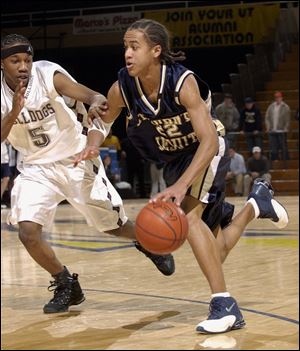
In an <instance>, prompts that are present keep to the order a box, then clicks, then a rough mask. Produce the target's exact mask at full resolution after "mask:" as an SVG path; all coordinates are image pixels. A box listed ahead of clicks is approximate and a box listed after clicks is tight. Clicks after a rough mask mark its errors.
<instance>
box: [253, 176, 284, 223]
mask: <svg viewBox="0 0 300 351" xmlns="http://www.w3.org/2000/svg"><path fill="white" fill-rule="evenodd" d="M273 195H274V190H273V188H272V186H271V184H269V183H268V182H267V181H266V180H264V179H262V178H257V179H255V181H254V183H253V186H252V189H251V193H250V194H249V196H248V199H247V200H248V201H247V203H250V204H251V205H252V206H253V208H254V211H255V218H270V219H271V221H272V223H273V224H274V225H275V226H276V227H277V228H280V229H282V228H284V227H286V226H287V224H288V222H289V217H288V213H287V211H286V209H285V208H284V207H283V206H282V205H281V204H280V203H279V202H278V201H276V200H275V199H273Z"/></svg>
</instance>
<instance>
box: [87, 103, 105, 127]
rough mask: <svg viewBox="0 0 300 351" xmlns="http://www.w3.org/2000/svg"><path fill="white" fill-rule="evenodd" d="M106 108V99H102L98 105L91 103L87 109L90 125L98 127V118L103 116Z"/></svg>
mask: <svg viewBox="0 0 300 351" xmlns="http://www.w3.org/2000/svg"><path fill="white" fill-rule="evenodd" d="M107 110H108V105H107V101H106V100H105V101H103V102H102V103H101V104H100V105H99V104H98V105H91V106H90V108H89V111H88V124H89V126H90V127H91V126H92V125H93V124H94V125H95V126H96V127H97V128H99V129H100V126H99V123H98V121H97V120H98V119H101V117H103V116H105V114H106V111H107Z"/></svg>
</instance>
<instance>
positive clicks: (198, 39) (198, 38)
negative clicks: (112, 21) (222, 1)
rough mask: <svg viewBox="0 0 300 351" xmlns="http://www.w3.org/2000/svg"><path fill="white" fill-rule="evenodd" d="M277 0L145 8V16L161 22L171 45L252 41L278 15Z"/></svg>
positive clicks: (263, 33)
mask: <svg viewBox="0 0 300 351" xmlns="http://www.w3.org/2000/svg"><path fill="white" fill-rule="evenodd" d="M279 11H280V7H279V3H278V4H272V5H250V4H248V5H246V4H244V5H231V6H230V7H229V6H209V7H194V8H191V9H172V10H163V11H146V12H145V13H144V17H145V18H151V19H154V20H156V21H158V22H160V23H162V24H164V25H165V26H166V27H167V28H168V30H169V31H170V32H171V34H172V47H173V48H191V47H205V46H227V45H252V44H257V43H260V42H262V40H263V37H264V36H266V35H268V32H269V30H270V29H271V28H275V26H276V21H277V19H278V16H279Z"/></svg>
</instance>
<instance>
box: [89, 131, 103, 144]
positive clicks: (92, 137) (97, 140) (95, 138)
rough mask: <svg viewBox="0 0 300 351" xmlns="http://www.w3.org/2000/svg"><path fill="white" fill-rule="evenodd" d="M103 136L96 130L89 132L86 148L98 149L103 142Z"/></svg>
mask: <svg viewBox="0 0 300 351" xmlns="http://www.w3.org/2000/svg"><path fill="white" fill-rule="evenodd" d="M104 139H105V138H104V135H103V134H102V133H101V132H100V131H97V130H91V131H89V133H88V137H87V146H95V147H100V146H101V144H102V143H103V141H104Z"/></svg>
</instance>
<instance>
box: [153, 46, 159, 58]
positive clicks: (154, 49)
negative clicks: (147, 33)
mask: <svg viewBox="0 0 300 351" xmlns="http://www.w3.org/2000/svg"><path fill="white" fill-rule="evenodd" d="M152 52H153V56H154V57H155V58H157V57H159V56H160V54H161V46H160V45H155V46H153V48H152Z"/></svg>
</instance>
